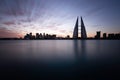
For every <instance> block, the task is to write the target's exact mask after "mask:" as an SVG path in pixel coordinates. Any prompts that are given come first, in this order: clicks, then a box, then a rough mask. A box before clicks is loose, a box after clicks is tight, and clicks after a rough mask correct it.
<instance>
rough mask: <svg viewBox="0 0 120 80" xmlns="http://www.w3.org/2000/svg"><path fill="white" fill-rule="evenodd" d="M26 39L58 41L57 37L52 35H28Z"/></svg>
mask: <svg viewBox="0 0 120 80" xmlns="http://www.w3.org/2000/svg"><path fill="white" fill-rule="evenodd" d="M24 39H28V40H29V39H56V35H55V34H53V35H50V34H45V33H43V34H42V33H36V35H32V33H29V34H26V35H25V36H24Z"/></svg>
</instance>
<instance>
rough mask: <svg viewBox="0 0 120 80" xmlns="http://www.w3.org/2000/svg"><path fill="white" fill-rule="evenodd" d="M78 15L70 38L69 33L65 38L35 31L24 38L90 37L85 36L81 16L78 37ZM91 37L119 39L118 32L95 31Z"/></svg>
mask: <svg viewBox="0 0 120 80" xmlns="http://www.w3.org/2000/svg"><path fill="white" fill-rule="evenodd" d="M78 23H79V17H78V18H77V20H76V23H75V27H74V31H73V37H72V38H70V36H69V35H67V36H66V37H65V38H63V37H56V34H53V35H50V34H45V33H43V34H42V33H36V35H32V33H29V34H26V35H25V36H24V39H28V40H29V39H91V38H88V37H87V32H86V29H85V25H84V22H83V19H82V17H81V26H80V28H81V29H80V30H81V31H80V32H81V38H80V37H78V35H79V24H78ZM92 39H120V33H116V34H115V33H109V34H107V33H103V35H102V36H101V31H97V32H96V35H95V37H94V38H92Z"/></svg>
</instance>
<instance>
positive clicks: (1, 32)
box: [0, 27, 18, 38]
mask: <svg viewBox="0 0 120 80" xmlns="http://www.w3.org/2000/svg"><path fill="white" fill-rule="evenodd" d="M10 37H18V34H17V33H14V32H12V31H10V30H7V29H6V28H3V27H0V38H10Z"/></svg>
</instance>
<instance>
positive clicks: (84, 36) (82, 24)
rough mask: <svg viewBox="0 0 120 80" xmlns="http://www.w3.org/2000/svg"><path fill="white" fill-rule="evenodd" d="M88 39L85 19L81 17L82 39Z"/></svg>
mask: <svg viewBox="0 0 120 80" xmlns="http://www.w3.org/2000/svg"><path fill="white" fill-rule="evenodd" d="M86 38H87V34H86V29H85V25H84V22H83V19H82V17H81V39H86Z"/></svg>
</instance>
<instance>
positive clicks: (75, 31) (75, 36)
mask: <svg viewBox="0 0 120 80" xmlns="http://www.w3.org/2000/svg"><path fill="white" fill-rule="evenodd" d="M78 26H79V25H78V17H77V20H76V24H75V28H74V31H73V38H74V39H77V38H78Z"/></svg>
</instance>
